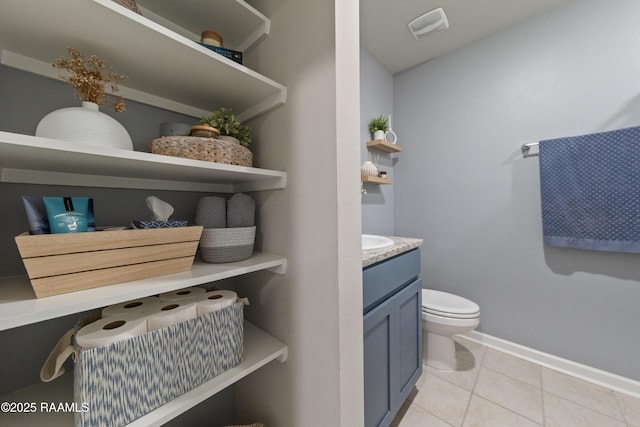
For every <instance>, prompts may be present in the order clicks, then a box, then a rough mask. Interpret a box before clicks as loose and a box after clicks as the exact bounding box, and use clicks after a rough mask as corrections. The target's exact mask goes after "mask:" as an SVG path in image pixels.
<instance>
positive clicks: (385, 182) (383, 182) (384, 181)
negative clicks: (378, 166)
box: [362, 176, 393, 184]
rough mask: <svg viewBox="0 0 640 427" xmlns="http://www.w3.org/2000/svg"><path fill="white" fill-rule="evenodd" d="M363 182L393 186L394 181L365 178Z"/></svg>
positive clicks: (372, 177)
mask: <svg viewBox="0 0 640 427" xmlns="http://www.w3.org/2000/svg"><path fill="white" fill-rule="evenodd" d="M362 182H368V183H371V184H393V180H392V179H389V178H380V177H378V176H363V177H362Z"/></svg>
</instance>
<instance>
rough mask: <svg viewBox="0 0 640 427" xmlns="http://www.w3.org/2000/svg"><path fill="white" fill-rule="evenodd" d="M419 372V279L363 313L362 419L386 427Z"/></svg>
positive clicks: (368, 424) (420, 328)
mask: <svg viewBox="0 0 640 427" xmlns="http://www.w3.org/2000/svg"><path fill="white" fill-rule="evenodd" d="M421 374H422V281H421V280H420V279H417V280H414V281H413V282H411V283H410V284H409V285H408V286H406V287H405V288H403V289H402V290H401V291H400V292H398V293H397V294H395V295H394V296H392V297H391V298H389V299H388V300H386V301H385V302H383V303H382V304H380V305H379V306H378V307H376V308H375V309H373V310H372V311H370V312H369V313H367V314H366V315H365V316H364V407H365V412H364V421H365V426H366V427H373V426H375V427H386V426H388V425H389V424H390V423H391V421H393V418H394V417H395V415H396V414H397V413H398V411H399V410H400V407H401V406H402V403H403V402H404V401H405V399H406V398H407V396H408V395H409V393H410V392H411V390H412V388H413V386H414V385H415V383H416V381H418V378H419V377H420V375H421Z"/></svg>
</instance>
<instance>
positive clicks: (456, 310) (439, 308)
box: [422, 289, 480, 317]
mask: <svg viewBox="0 0 640 427" xmlns="http://www.w3.org/2000/svg"><path fill="white" fill-rule="evenodd" d="M422 311H425V312H428V313H432V314H436V315H441V316H450V317H467V316H471V317H476V316H479V315H480V306H479V305H478V304H476V303H475V302H473V301H471V300H468V299H466V298H463V297H461V296H458V295H453V294H449V293H447V292H442V291H436V290H434V289H423V290H422Z"/></svg>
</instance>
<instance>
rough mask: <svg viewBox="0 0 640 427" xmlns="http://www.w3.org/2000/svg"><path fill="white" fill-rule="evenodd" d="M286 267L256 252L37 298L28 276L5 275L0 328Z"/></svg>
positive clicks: (274, 257) (279, 271)
mask: <svg viewBox="0 0 640 427" xmlns="http://www.w3.org/2000/svg"><path fill="white" fill-rule="evenodd" d="M286 266H287V260H286V258H284V257H281V256H278V255H272V254H267V253H260V252H257V253H254V254H253V256H252V257H251V258H248V259H246V260H242V261H237V262H232V263H225V264H209V263H205V262H202V261H198V260H196V262H195V263H194V264H193V267H192V268H191V270H189V271H184V272H181V273H175V274H169V275H166V276H160V277H153V278H149V279H143V280H136V281H133V282H126V283H120V284H116V285H111V286H103V287H100V288H94V289H87V290H84V291H78V292H71V293H67V294H60V295H54V296H50V297H46V298H36V297H35V294H34V292H33V289H32V288H31V284H30V283H29V279H28V278H27V277H26V276H14V277H8V278H3V279H0V330H6V329H12V328H17V327H19V326H24V325H29V324H32V323H36V322H41V321H43V320H48V319H53V318H56V317H62V316H66V315H69V314H74V313H80V312H83V311H87V310H92V309H95V308H99V307H104V306H107V305H111V304H118V303H121V302H124V301H129V300H132V299H136V298H142V297H146V296H150V295H156V294H160V293H163V292H170V291H175V290H176V289H181V288H186V287H189V286H196V285H201V284H204V283H209V282H214V281H217V280H223V279H228V278H231V277H236V276H239V275H242V274H246V273H251V272H254V271H260V270H269V271H272V272H274V273H277V274H284V273H285V271H286Z"/></svg>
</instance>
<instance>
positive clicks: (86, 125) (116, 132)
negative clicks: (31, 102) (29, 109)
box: [36, 101, 133, 150]
mask: <svg viewBox="0 0 640 427" xmlns="http://www.w3.org/2000/svg"><path fill="white" fill-rule="evenodd" d="M36 136H41V137H43V138H51V139H59V140H62V141H69V142H77V143H80V144H89V145H97V146H100V147H111V148H120V149H124V150H133V143H132V142H131V137H130V136H129V133H128V132H127V130H126V129H125V128H124V126H122V125H121V124H120V123H119V122H118V121H117V120H116V119H114V118H113V117H111V116H109V115H107V114H104V113H101V112H100V110H99V109H98V105H97V104H94V103H93V102H86V101H83V102H82V107H69V108H62V109H60V110H56V111H52V112H51V113H49V114H47V115H46V116H44V117H43V118H42V120H40V123H38V127H37V128H36Z"/></svg>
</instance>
